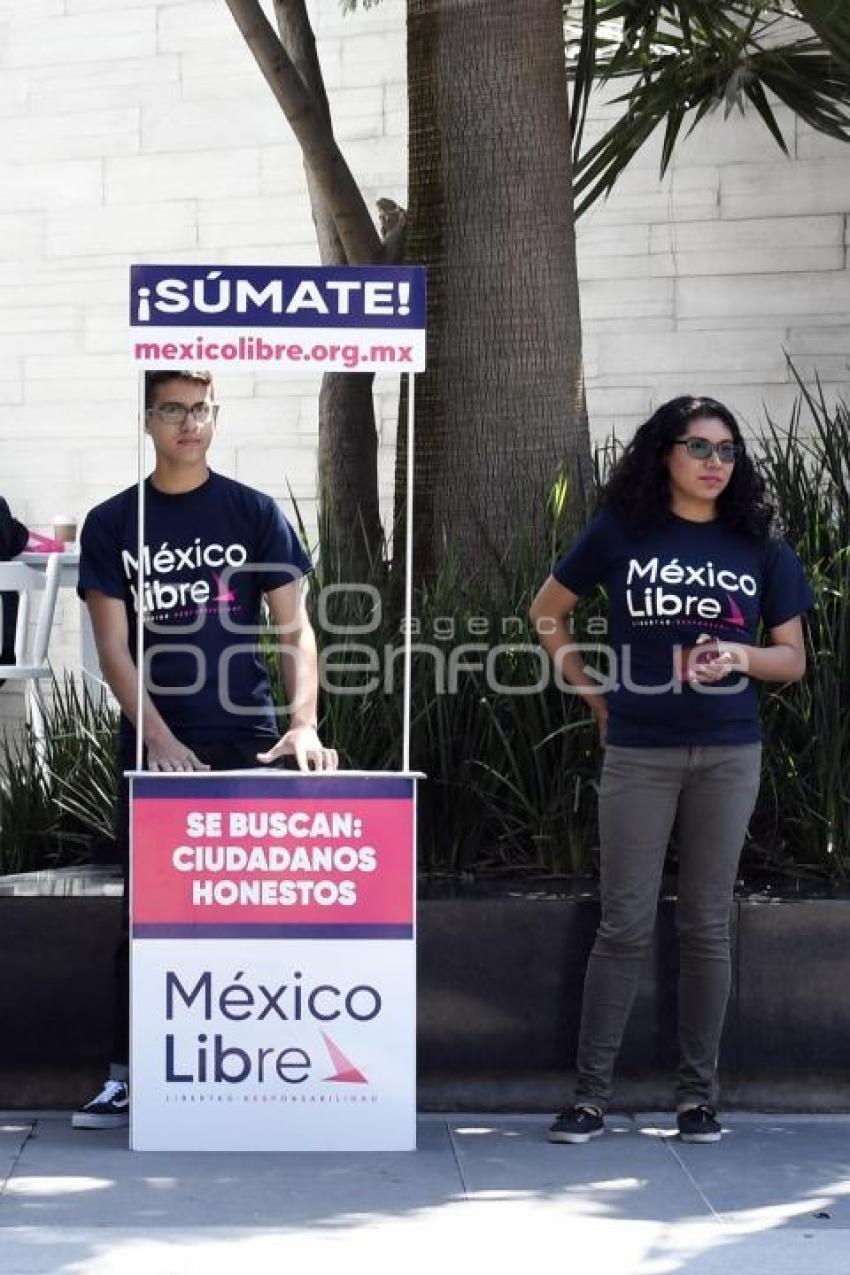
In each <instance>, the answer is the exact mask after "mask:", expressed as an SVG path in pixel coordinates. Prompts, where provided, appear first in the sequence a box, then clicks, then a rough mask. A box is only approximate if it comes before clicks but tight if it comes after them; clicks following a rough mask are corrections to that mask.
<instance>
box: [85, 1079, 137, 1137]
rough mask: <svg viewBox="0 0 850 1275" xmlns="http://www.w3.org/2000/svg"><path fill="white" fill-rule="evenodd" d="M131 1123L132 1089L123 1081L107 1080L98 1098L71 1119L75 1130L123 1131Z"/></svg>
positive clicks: (93, 1099) (88, 1103)
mask: <svg viewBox="0 0 850 1275" xmlns="http://www.w3.org/2000/svg"><path fill="white" fill-rule="evenodd" d="M129 1123H130V1088H129V1086H128V1085H126V1084H125V1083H124V1081H123V1080H107V1082H106V1084H105V1085H104V1086H103V1088H102V1089H101V1091H100V1093H99V1094H98V1095H97V1097H96V1098H92V1100H91V1102H87V1103H86V1105H85V1106H84V1107H81V1108H80V1110H79V1111H75V1112H74V1114H73V1116H72V1117H71V1126H72V1128H74V1129H123V1128H124V1127H125V1126H126V1125H128V1124H129Z"/></svg>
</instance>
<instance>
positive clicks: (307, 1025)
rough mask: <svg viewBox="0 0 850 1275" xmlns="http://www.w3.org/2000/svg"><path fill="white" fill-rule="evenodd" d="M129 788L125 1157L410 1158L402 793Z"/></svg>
mask: <svg viewBox="0 0 850 1275" xmlns="http://www.w3.org/2000/svg"><path fill="white" fill-rule="evenodd" d="M131 782H132V785H133V793H132V878H131V901H132V910H131V921H132V937H133V943H132V989H133V996H132V1007H133V1008H132V1076H133V1106H132V1127H131V1146H132V1147H133V1149H134V1150H138V1151H146V1150H158V1151H169V1150H174V1151H178V1150H209V1151H239V1150H245V1151H261V1150H273V1151H294V1150H299V1151H309V1150H315V1151H331V1150H335V1151H344V1150H410V1149H413V1148H414V1147H415V1144H416V1065H415V1055H416V1029H415V1024H416V963H415V940H414V915H415V913H414V888H415V877H414V800H413V797H414V786H415V781H414V780H413V779H412V778H411V777H408V776H402V775H383V774H369V775H353V774H345V773H339V774H336V775H330V776H314V777H311V776H306V777H300V776H298V775H296V774H292V773H289V774H287V773H281V772H271V773H266V774H261V775H251V774H244V773H243V774H214V773H209V774H194V775H192V776H191V777H190V778H188V777H186V776H180V775H170V776H168V775H156V776H134V777H133V779H132V781H131Z"/></svg>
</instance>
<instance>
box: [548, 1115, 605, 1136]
mask: <svg viewBox="0 0 850 1275" xmlns="http://www.w3.org/2000/svg"><path fill="white" fill-rule="evenodd" d="M604 1130H605V1121H604V1120H603V1119H602V1116H601V1115H600V1114H599V1112H598V1111H597V1110H596V1108H595V1107H567V1109H566V1111H562V1112H561V1113H560V1114H559V1115H558V1116H556V1118H555V1123H554V1124H553V1125H552V1127H551V1129H550V1130H549V1141H550V1142H589V1141H590V1139H591V1138H598V1137H599V1135H600V1133H603V1132H604Z"/></svg>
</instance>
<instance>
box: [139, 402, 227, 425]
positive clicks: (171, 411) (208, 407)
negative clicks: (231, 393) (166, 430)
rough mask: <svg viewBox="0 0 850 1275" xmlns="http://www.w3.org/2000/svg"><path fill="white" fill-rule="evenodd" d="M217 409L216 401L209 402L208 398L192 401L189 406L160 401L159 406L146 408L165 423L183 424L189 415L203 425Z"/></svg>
mask: <svg viewBox="0 0 850 1275" xmlns="http://www.w3.org/2000/svg"><path fill="white" fill-rule="evenodd" d="M217 411H218V403H211V402H210V400H209V399H208V398H205V399H204V400H203V402H201V403H193V404H192V406H191V407H186V406H185V405H184V404H183V403H160V405H159V407H149V408H148V413H150V414H154V415H156V416H158V417H159V419H160V420H161V421H164V422H165V424H166V425H183V424H184V423H185V421H186V419H187V418H188V417H189V416H191V417H192V419H193V420H196V421H197V422H198V424H200V425H203V424H204V422H205V421H208V420H209V419H210V417H214V416H215V414H216V412H217Z"/></svg>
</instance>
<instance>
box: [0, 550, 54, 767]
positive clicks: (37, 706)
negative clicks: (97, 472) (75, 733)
mask: <svg viewBox="0 0 850 1275" xmlns="http://www.w3.org/2000/svg"><path fill="white" fill-rule="evenodd" d="M61 565H62V564H61V558H60V555H59V554H51V555H50V556H49V557H48V558H47V562H46V565H45V569H44V570H43V571H42V570H40V569H39V568H38V567H31V566H28V565H27V564H26V563H25V562H0V593H6V592H8V593H17V594H18V595H19V601H18V622H17V626H16V629H15V661H16V662H15V663H14V664H0V680H2V679H4V678H5V679H6V681H9V682H26V683H28V685H27V687H26V692H27V711H28V712H29V718H30V721H31V723H32V731H33V738H34V740H35V745H36V749H37V751H38V755H39V757H40V759H41V761H42V763H43V762H44V760H45V756H46V747H45V743H46V725H45V723H46V716H47V702H46V700H45V697H44V688H43V685H42V683H43V682H44V681H45V679H48V680H49V679H50V677H51V670H50V665H49V664H48V662H47V651H48V647H49V645H50V633H51V630H52V628H53V617H54V614H55V612H56V597H57V594H58V592H59V571H60V568H61ZM34 594H35V595H39V606H38V617H37V619H36V623H35V629H34V631H33V633H32V641H30V613H31V610H32V606H31V600H32V597H33V595H34ZM2 605H3V603H2V601H0V608H1V607H2Z"/></svg>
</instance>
